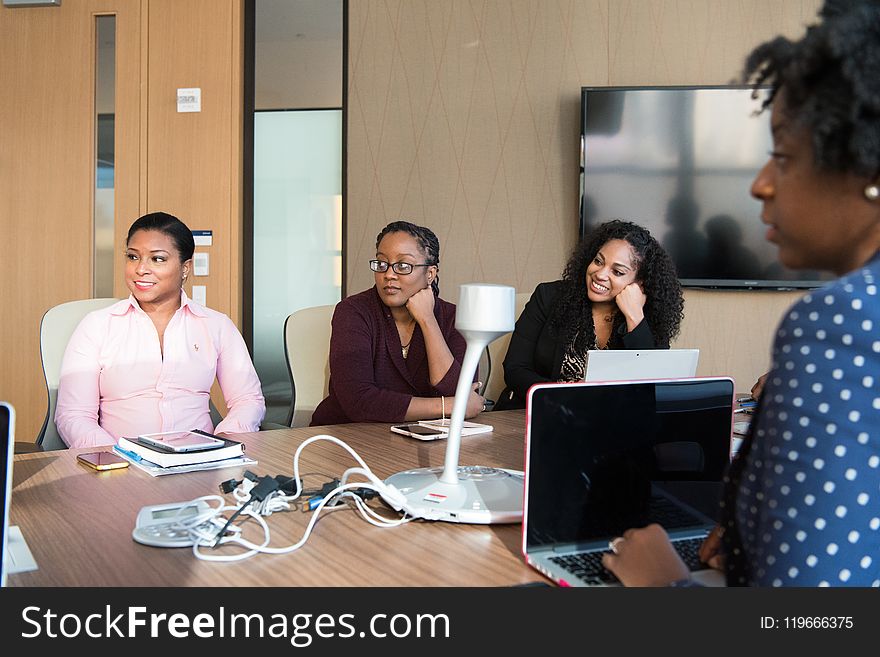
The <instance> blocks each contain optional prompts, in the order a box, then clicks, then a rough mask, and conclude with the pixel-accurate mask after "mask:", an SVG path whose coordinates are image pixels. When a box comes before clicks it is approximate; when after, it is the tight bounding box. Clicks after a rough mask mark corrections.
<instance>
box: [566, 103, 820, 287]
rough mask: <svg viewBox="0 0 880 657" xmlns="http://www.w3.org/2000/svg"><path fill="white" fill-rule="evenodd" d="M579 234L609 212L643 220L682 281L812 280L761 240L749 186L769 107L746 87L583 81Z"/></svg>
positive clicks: (766, 144)
mask: <svg viewBox="0 0 880 657" xmlns="http://www.w3.org/2000/svg"><path fill="white" fill-rule="evenodd" d="M581 107H582V112H581V185H580V191H581V206H580V211H581V227H580V229H581V236H583V235H584V234H585V233H586V232H587V231H588V230H589V229H590V227H591V226H594V225H596V224H599V223H602V222H604V221H607V220H609V219H627V220H629V221H633V222H635V223H637V224H640V225H642V226H645V227H646V228H647V229H648V230H650V231H651V234H652V235H654V236H655V237H656V238H657V239H658V240H659V241H660V243H661V244H663V246H664V247H665V248H666V250H667V251H668V252H669V254H670V255H671V256H672V258H673V260H674V261H675V264H676V267H677V269H678V274H679V278H680V279H681V282H682V284H683V285H685V286H691V287H719V288H762V287H766V288H782V289H787V288H811V287H818V286H820V285H822V284H823V283H824V282H825V281H828V280H831V279H832V278H833V276H831V275H830V274H824V273H820V272H815V271H793V270H790V269H786V268H785V267H783V266H782V265H781V264H780V263H779V261H778V260H777V257H776V246H775V245H774V244H771V243H770V242H767V241H766V239H765V238H764V235H765V233H766V230H767V227H766V226H765V225H764V224H763V223H761V219H760V214H761V204H760V203H759V202H758V201H757V200H755V199H753V198H752V197H751V196H750V194H749V188H750V186H751V183H752V180H753V178H754V176H755V174H756V173H757V172H758V170H759V169H760V168H761V167H762V166H763V165H764V163H765V162H766V161H767V154H768V152H769V151H770V150H771V148H772V142H771V139H770V130H769V122H770V113H769V112H763V113H760V114H757V115H756V111H757V110H758V109H759V107H760V99H753V98H752V90H751V89H750V88H747V87H732V86H727V87H653V88H647V87H638V88H634V87H584V88H582V90H581Z"/></svg>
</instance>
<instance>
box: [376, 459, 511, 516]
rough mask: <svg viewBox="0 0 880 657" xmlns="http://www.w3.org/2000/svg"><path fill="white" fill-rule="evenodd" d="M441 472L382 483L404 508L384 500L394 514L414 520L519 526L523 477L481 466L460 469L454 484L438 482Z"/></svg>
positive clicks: (398, 477) (426, 471)
mask: <svg viewBox="0 0 880 657" xmlns="http://www.w3.org/2000/svg"><path fill="white" fill-rule="evenodd" d="M442 474H443V468H418V469H416V470H405V471H404V472H398V473H397V474H394V475H391V476H390V477H388V479H386V480H385V483H386V484H390V485H392V486H394V487H395V488H397V490H399V491H400V492H401V493H402V494H403V496H404V497H406V504H405V505H403V504H399V501H397V500H395V501H394V502H392V501H390V500H388V499H386V500H385V501H386V502H388V504H390V505H391V506H392V507H393V508H394V509H395V510H396V511H403V512H405V513H407V514H409V515H411V516H413V517H415V518H424V519H425V520H444V521H446V522H463V523H470V524H480V525H490V524H501V523H514V522H522V517H523V486H524V478H523V473H522V472H519V471H517V470H506V469H503V468H489V467H484V466H478V465H477V466H474V465H470V466H460V467H459V468H458V484H447V483H445V482H442V481H440V475H442Z"/></svg>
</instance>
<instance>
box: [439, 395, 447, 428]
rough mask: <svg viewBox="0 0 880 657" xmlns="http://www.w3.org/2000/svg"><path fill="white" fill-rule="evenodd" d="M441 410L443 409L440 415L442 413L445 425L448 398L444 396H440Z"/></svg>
mask: <svg viewBox="0 0 880 657" xmlns="http://www.w3.org/2000/svg"><path fill="white" fill-rule="evenodd" d="M440 408H441V409H442V410H441V411H440V413H441V416H440V417H441V419H442V421H443V422H444V423H445V422H446V397H444V396H443V395H440Z"/></svg>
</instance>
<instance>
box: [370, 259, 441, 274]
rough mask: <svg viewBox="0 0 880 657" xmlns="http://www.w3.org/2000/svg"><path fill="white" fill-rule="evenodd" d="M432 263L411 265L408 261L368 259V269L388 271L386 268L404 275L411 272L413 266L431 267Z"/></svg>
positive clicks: (380, 271)
mask: <svg viewBox="0 0 880 657" xmlns="http://www.w3.org/2000/svg"><path fill="white" fill-rule="evenodd" d="M433 266H434V265H413V264H410V263H408V262H385V261H384V260H370V269H372V270H373V271H375V272H379V273H380V274H381V273H382V272H386V271H388V268H389V267H391V269H392V270H393V271H394V273H395V274H400V275H401V276H406V275H407V274H412V272H413V267H433Z"/></svg>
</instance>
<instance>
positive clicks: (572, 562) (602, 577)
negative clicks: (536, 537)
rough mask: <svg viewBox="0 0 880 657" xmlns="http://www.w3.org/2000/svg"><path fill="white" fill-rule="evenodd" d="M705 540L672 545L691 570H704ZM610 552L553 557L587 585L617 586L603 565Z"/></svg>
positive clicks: (685, 541)
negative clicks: (701, 557) (702, 559)
mask: <svg viewBox="0 0 880 657" xmlns="http://www.w3.org/2000/svg"><path fill="white" fill-rule="evenodd" d="M702 544H703V538H688V539H684V540H680V541H673V542H672V545H673V547H675V551H676V552H678V556H680V557H681V559H682V561H684V563H685V565H686V566H687V567H688V568H689V569H690V570H702V569H703V568H705V566H704V565H703V564H702V563H701V562H700V557H699V554H700V546H701V545H702ZM607 552H608V550H600V551H597V552H581V553H579V554H567V555H564V556H559V557H551V558H550V561H552V562H553V563H554V564H556V565H557V566H560V567H561V568H564V569H565V570H567V571H568V572H570V573H571V574H573V575H575V576H576V577H577V578H578V579H581V580H583V581H584V582H586V583H587V584H617V583H619V582H618V579H617V578H616V577H615V576H614V575H613V574H612V573H611V572H610V571H608V570H607V569H606V568H605V566H603V565H602V555H603V554H606V553H607Z"/></svg>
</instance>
